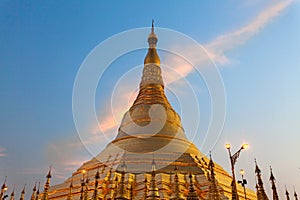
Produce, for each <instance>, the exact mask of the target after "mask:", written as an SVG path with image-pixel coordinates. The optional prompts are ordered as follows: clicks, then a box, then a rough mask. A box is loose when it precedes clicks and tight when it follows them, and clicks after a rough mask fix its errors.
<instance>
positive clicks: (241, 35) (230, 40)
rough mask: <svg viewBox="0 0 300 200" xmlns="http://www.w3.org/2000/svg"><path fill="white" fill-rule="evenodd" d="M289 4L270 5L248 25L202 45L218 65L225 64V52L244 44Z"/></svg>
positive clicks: (286, 1) (282, 2)
mask: <svg viewBox="0 0 300 200" xmlns="http://www.w3.org/2000/svg"><path fill="white" fill-rule="evenodd" d="M291 3H292V0H285V1H280V2H278V3H277V4H274V5H271V6H270V7H268V8H267V9H265V10H263V11H262V12H261V13H260V14H259V15H257V17H256V18H254V20H252V21H251V22H250V23H249V24H247V25H245V26H243V27H241V28H239V29H237V30H235V31H232V32H230V33H226V34H223V35H220V36H219V37H217V38H216V39H214V40H213V41H212V42H210V43H208V44H206V45H204V46H205V47H206V48H207V50H208V52H209V54H210V56H211V58H212V59H213V60H214V61H216V62H218V63H220V64H227V63H228V61H229V59H228V58H227V57H226V56H225V55H224V53H225V52H226V51H228V50H230V49H232V48H234V47H236V46H239V45H242V44H244V43H245V42H246V41H247V40H249V39H250V38H251V37H252V36H254V35H255V34H257V33H258V32H259V31H260V30H261V29H263V28H264V27H265V26H266V25H267V24H268V23H269V22H271V21H272V20H273V19H274V18H275V17H277V16H278V15H279V14H280V13H282V11H283V10H285V9H286V8H287V7H288V6H289V5H290V4H291Z"/></svg>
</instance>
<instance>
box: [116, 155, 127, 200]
mask: <svg viewBox="0 0 300 200" xmlns="http://www.w3.org/2000/svg"><path fill="white" fill-rule="evenodd" d="M121 167H122V172H121V181H120V184H119V187H118V188H119V189H118V193H117V196H116V198H115V199H120V200H125V199H127V198H126V197H125V196H126V186H125V171H126V164H125V161H124V159H123V164H122V166H121Z"/></svg>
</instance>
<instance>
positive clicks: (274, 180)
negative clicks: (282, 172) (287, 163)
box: [270, 166, 279, 200]
mask: <svg viewBox="0 0 300 200" xmlns="http://www.w3.org/2000/svg"><path fill="white" fill-rule="evenodd" d="M270 171H271V175H270V181H271V185H272V191H273V200H279V197H278V193H277V189H276V185H275V182H276V179H275V177H274V175H273V171H272V167H271V166H270Z"/></svg>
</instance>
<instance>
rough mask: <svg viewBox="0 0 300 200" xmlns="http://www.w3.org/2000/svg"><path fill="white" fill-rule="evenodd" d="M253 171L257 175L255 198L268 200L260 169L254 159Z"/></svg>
mask: <svg viewBox="0 0 300 200" xmlns="http://www.w3.org/2000/svg"><path fill="white" fill-rule="evenodd" d="M255 173H256V176H257V200H268V196H267V194H266V192H265V189H264V184H263V181H262V178H261V171H260V169H259V167H258V165H257V162H256V159H255Z"/></svg>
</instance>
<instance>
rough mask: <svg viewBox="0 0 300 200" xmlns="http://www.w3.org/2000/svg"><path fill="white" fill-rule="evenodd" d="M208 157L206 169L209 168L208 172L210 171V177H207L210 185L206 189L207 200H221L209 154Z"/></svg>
mask: <svg viewBox="0 0 300 200" xmlns="http://www.w3.org/2000/svg"><path fill="white" fill-rule="evenodd" d="M209 157H210V160H209V164H208V167H209V171H210V177H209V180H210V185H209V189H208V199H209V200H220V199H221V198H220V193H219V190H218V186H217V180H216V178H215V172H214V167H215V165H214V162H213V160H212V157H211V153H210V154H209Z"/></svg>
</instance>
